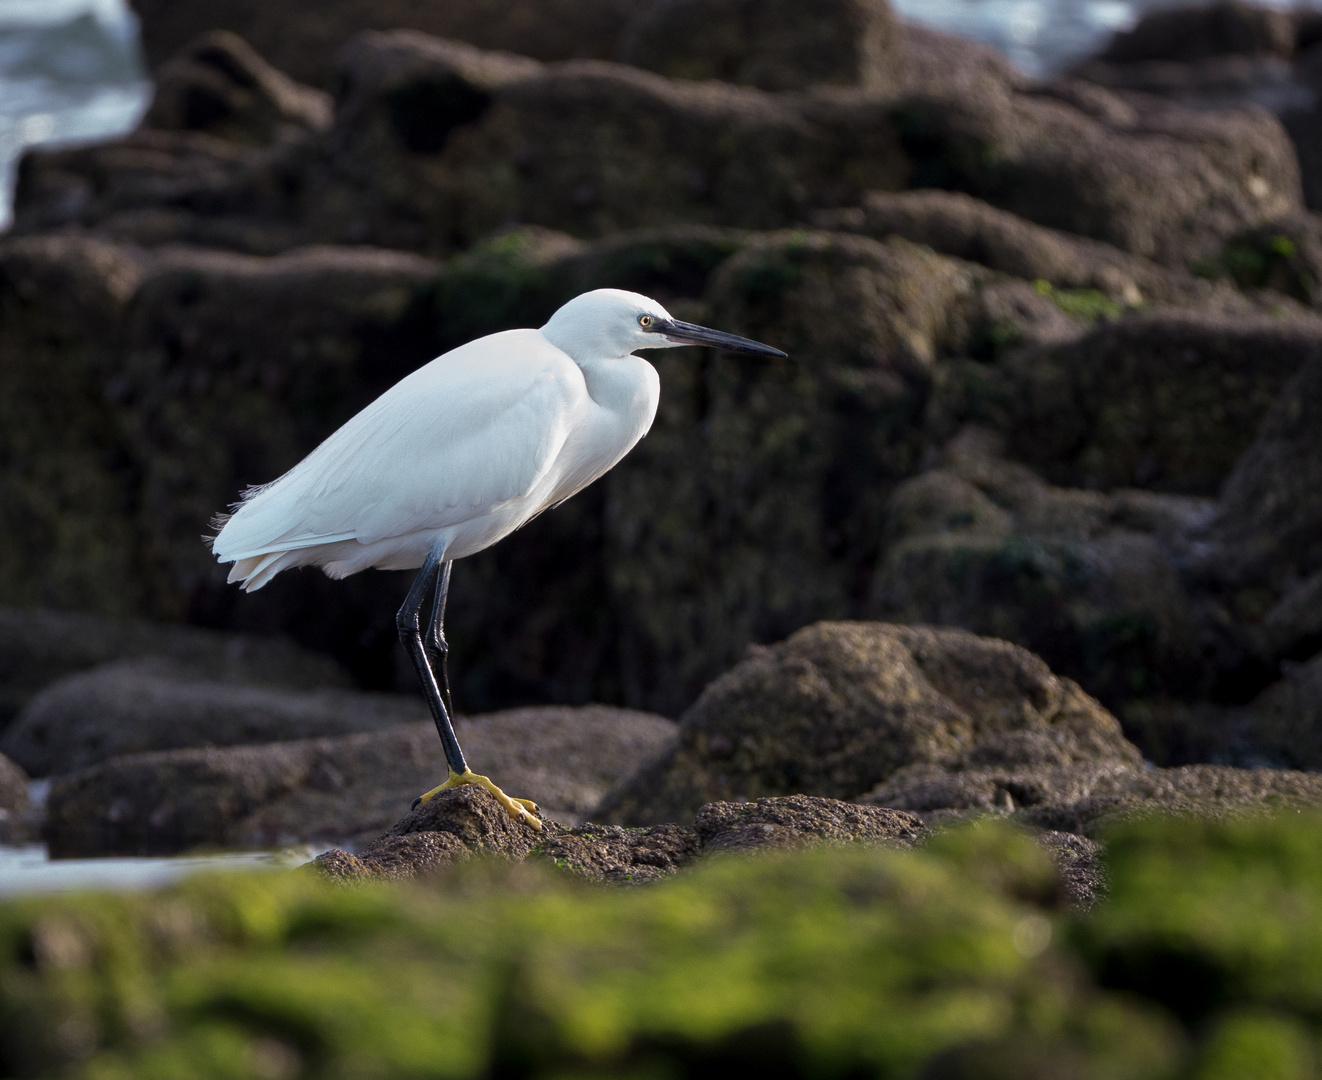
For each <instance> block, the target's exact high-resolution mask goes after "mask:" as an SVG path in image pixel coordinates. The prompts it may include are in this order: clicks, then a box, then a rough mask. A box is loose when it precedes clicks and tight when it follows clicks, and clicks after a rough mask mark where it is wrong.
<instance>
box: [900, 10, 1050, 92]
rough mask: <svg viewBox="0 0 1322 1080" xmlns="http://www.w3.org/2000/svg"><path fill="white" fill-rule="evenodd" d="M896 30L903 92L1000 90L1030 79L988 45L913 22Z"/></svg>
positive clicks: (998, 51)
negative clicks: (902, 61) (901, 42)
mask: <svg viewBox="0 0 1322 1080" xmlns="http://www.w3.org/2000/svg"><path fill="white" fill-rule="evenodd" d="M900 30H901V33H902V34H903V37H904V57H905V61H906V63H905V69H904V75H905V79H904V90H905V93H906V94H909V95H915V96H923V95H928V94H933V93H936V94H940V93H943V92H949V91H955V92H957V93H959V94H962V95H971V96H976V95H979V94H1004V93H1006V92H1007V91H1008V90H1015V89H1024V88H1025V87H1027V86H1029V85H1030V82H1031V80H1030V79H1029V78H1028V77H1027V76H1026V75H1024V73H1023V72H1021V71H1020V70H1019V69H1018V68H1017V67H1015V66H1014V64H1013V63H1012V62H1011V60H1010V58H1009V57H1008V56H1006V55H1005V53H1003V52H1001V51H1000V50H998V49H994V48H992V47H991V46H990V45H982V44H979V43H978V42H975V41H970V40H969V39H968V38H964V37H960V36H959V35H958V34H948V33H945V32H944V31H942V30H936V29H934V28H932V27H930V26H923V25H922V24H920V23H916V22H908V21H906V22H903V23H901V25H900Z"/></svg>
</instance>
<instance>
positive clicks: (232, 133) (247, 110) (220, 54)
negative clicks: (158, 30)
mask: <svg viewBox="0 0 1322 1080" xmlns="http://www.w3.org/2000/svg"><path fill="white" fill-rule="evenodd" d="M155 82H156V92H155V96H154V98H153V100H152V103H151V108H149V109H148V110H147V115H146V116H145V117H143V125H144V126H145V127H148V128H155V129H157V130H160V131H202V132H207V133H208V134H212V135H215V136H217V137H218V138H222V139H228V140H230V141H233V142H241V143H252V144H254V145H258V146H263V145H269V144H270V143H273V142H282V141H286V140H289V139H296V138H298V137H299V136H300V135H303V134H305V133H307V132H309V131H324V130H326V129H327V128H329V127H330V124H331V114H332V111H331V99H330V95H328V94H326V93H323V92H322V91H320V90H315V89H313V88H312V87H310V86H302V85H300V84H299V83H296V82H294V80H293V79H291V78H289V76H287V75H285V74H284V73H283V72H281V71H277V70H276V69H275V68H273V67H272V66H271V65H270V64H268V63H267V62H266V61H265V60H263V59H262V58H261V57H260V56H259V55H258V54H257V52H256V50H254V49H253V48H252V46H251V45H249V44H248V43H247V42H246V41H244V40H243V39H242V38H241V37H239V36H238V35H237V34H232V33H229V32H227V31H225V30H212V31H210V32H209V33H206V34H202V35H201V36H199V37H197V38H195V39H194V40H193V41H191V42H189V43H188V44H187V45H185V46H184V47H183V48H182V49H181V50H180V51H179V52H178V53H177V54H176V55H175V56H173V57H171V58H170V60H169V61H168V62H167V63H166V64H164V65H163V66H162V67H161V70H160V71H159V72H157V73H156V79H155Z"/></svg>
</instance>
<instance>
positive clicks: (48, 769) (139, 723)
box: [0, 659, 427, 776]
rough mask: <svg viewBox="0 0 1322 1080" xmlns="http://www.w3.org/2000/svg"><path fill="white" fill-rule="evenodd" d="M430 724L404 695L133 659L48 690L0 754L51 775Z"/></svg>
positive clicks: (421, 707) (12, 729) (3, 740)
mask: <svg viewBox="0 0 1322 1080" xmlns="http://www.w3.org/2000/svg"><path fill="white" fill-rule="evenodd" d="M426 718H427V707H426V705H425V704H424V703H423V702H422V701H421V700H419V699H417V698H410V697H405V696H403V695H402V694H401V695H393V694H360V693H355V692H353V691H349V690H333V689H322V690H289V689H276V688H273V687H264V686H253V685H248V684H245V683H234V682H221V681H217V680H215V679H208V678H206V677H205V676H204V675H201V674H199V673H198V671H197V670H196V669H190V668H187V667H185V666H183V665H180V664H178V663H174V662H171V661H165V660H159V659H148V660H127V661H120V662H117V663H112V664H104V665H102V666H100V667H95V668H92V669H91V670H89V671H83V672H79V673H77V674H74V675H67V676H65V677H64V678H62V679H59V680H58V681H56V682H54V683H52V684H51V685H50V686H48V687H46V688H45V689H44V690H42V691H41V692H40V693H38V694H37V695H36V697H34V698H33V699H32V700H31V701H29V702H28V704H27V705H26V706H25V707H24V709H23V711H22V712H20V713H19V714H18V716H17V717H16V718H15V720H14V722H13V723H12V724H10V725H9V727H8V728H7V729H6V730H5V732H4V735H3V736H2V737H0V751H3V752H4V753H6V754H8V755H9V756H10V757H11V758H13V759H14V760H15V761H17V762H19V763H20V764H21V765H22V766H23V767H24V768H25V769H26V770H27V771H28V773H29V774H31V775H32V776H49V775H51V774H52V773H69V772H74V771H75V770H78V769H84V768H86V767H88V766H89V765H95V764H96V763H98V762H100V761H104V760H105V759H106V758H111V757H117V756H119V755H120V754H135V753H141V752H144V751H148V750H174V749H181V748H184V747H190V746H198V747H211V746H245V745H251V744H258V743H271V742H287V741H290V740H294V739H311V738H318V737H323V736H335V735H350V734H356V733H359V732H377V731H382V730H384V729H386V728H391V727H395V726H398V725H399V724H405V723H410V722H415V721H418V720H424V719H426Z"/></svg>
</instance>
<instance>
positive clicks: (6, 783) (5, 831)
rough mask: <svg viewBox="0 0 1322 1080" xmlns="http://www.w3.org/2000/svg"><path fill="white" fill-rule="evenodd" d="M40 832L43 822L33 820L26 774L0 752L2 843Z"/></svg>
mask: <svg viewBox="0 0 1322 1080" xmlns="http://www.w3.org/2000/svg"><path fill="white" fill-rule="evenodd" d="M39 835H40V823H39V822H38V821H35V820H34V819H33V814H32V803H31V800H30V798H29V794H28V776H27V773H25V772H24V771H23V770H22V768H20V767H19V766H18V765H17V764H16V763H15V762H13V761H11V760H10V759H9V758H7V757H5V756H4V755H3V754H0V844H24V843H27V842H29V841H32V840H36V839H37V838H38V836H39Z"/></svg>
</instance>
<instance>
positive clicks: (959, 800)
mask: <svg viewBox="0 0 1322 1080" xmlns="http://www.w3.org/2000/svg"><path fill="white" fill-rule="evenodd" d="M864 801H866V802H870V803H871V802H875V803H878V804H880V805H884V806H890V807H895V808H898V809H908V810H912V811H915V812H920V813H921V815H922V816H923V817H924V818H925V819H926V820H928V821H929V822H938V821H951V820H954V819H956V818H960V817H966V816H968V815H969V813H970V812H974V813H986V812H989V811H991V812H997V813H1003V814H1007V815H1009V816H1010V819H1011V820H1013V821H1016V822H1019V823H1021V824H1024V825H1027V826H1029V827H1034V828H1041V829H1048V830H1052V829H1058V830H1062V831H1064V832H1068V833H1072V834H1077V835H1082V836H1088V837H1097V836H1100V835H1103V834H1104V833H1105V831H1106V829H1108V828H1110V827H1111V826H1113V825H1114V824H1115V823H1116V822H1117V821H1118V820H1120V819H1125V818H1133V817H1137V816H1142V815H1172V814H1174V815H1181V816H1186V817H1190V818H1218V817H1225V816H1228V815H1233V814H1243V813H1246V812H1252V811H1262V810H1269V809H1280V808H1282V807H1290V808H1301V807H1315V806H1318V805H1319V804H1322V776H1319V775H1318V774H1317V773H1305V772H1291V771H1289V770H1280V769H1263V768H1259V769H1237V768H1233V767H1230V766H1225V765H1186V766H1182V767H1180V768H1174V769H1132V768H1131V769H1099V768H1096V767H1092V766H1074V767H1072V768H1068V767H1067V768H1056V769H1048V770H1045V771H1031V772H1024V771H1016V770H1013V769H1005V768H1000V769H987V768H981V769H979V768H974V769H969V770H962V771H948V770H942V769H939V768H934V767H932V766H910V767H908V768H905V769H901V770H900V771H899V772H897V773H896V774H895V775H893V776H892V777H891V778H890V779H889V780H887V781H885V782H884V783H882V784H880V785H878V786H877V788H875V789H874V790H873V791H872V792H870V793H869V794H868V795H867V796H865V800H864Z"/></svg>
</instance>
